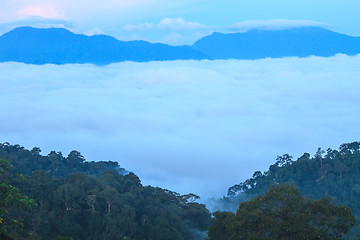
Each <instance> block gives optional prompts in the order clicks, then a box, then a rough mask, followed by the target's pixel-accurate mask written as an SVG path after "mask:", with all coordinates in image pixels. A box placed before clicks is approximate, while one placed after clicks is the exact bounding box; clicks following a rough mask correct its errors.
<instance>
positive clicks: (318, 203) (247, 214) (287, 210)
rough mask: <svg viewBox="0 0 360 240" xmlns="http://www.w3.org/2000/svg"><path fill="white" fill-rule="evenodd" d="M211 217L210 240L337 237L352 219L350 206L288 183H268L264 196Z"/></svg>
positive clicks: (353, 220) (287, 239) (348, 226)
mask: <svg viewBox="0 0 360 240" xmlns="http://www.w3.org/2000/svg"><path fill="white" fill-rule="evenodd" d="M214 217H215V218H213V219H212V223H211V225H210V227H209V239H210V240H215V239H226V240H240V239H254V240H255V239H257V240H262V239H264V240H265V239H277V240H295V239H314V240H315V239H319V240H320V239H321V240H327V239H329V240H330V239H331V240H334V239H339V240H340V239H342V238H343V236H344V234H347V233H348V232H349V231H350V228H351V227H352V226H354V225H355V222H356V221H355V217H354V215H353V214H352V211H351V209H350V208H348V207H346V206H343V205H342V206H335V205H334V204H333V203H332V202H331V201H330V200H329V199H326V198H323V199H320V200H312V199H309V198H305V197H304V196H302V195H301V193H300V191H299V190H298V189H297V188H296V187H295V186H291V185H279V186H272V187H271V188H270V189H269V191H268V192H267V193H266V194H265V195H260V196H258V197H256V198H254V199H253V200H251V201H249V202H243V203H241V204H240V206H239V209H238V210H237V212H236V215H235V216H234V215H233V214H231V213H226V212H217V213H215V215H214ZM222 233H223V234H222ZM221 234H222V235H221Z"/></svg>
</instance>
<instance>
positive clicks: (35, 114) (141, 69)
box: [0, 55, 360, 197]
mask: <svg viewBox="0 0 360 240" xmlns="http://www.w3.org/2000/svg"><path fill="white" fill-rule="evenodd" d="M359 66H360V55H358V56H355V57H349V56H345V55H337V56H335V57H331V58H319V57H309V58H302V59H299V58H283V59H262V60H256V61H237V60H229V61H173V62H150V63H132V62H125V63H118V64H112V65H108V66H104V67H98V66H93V65H61V66H58V65H44V66H34V65H25V64H20V63H2V64H0V72H1V75H0V93H1V94H0V122H1V124H0V141H1V142H5V141H8V142H10V143H11V144H16V143H18V144H20V145H23V146H25V147H27V148H32V147H35V146H37V147H40V148H41V149H42V150H43V154H47V153H48V152H49V151H50V150H57V151H62V152H63V154H64V155H67V154H68V153H69V151H71V150H73V149H76V150H78V151H80V152H81V153H82V154H83V155H84V156H85V158H86V159H87V160H113V161H118V162H119V163H120V165H121V166H122V167H124V168H126V169H128V170H130V171H134V172H135V173H136V174H137V175H139V176H140V178H141V179H142V181H143V184H144V185H148V184H151V185H154V186H160V187H163V188H168V189H171V190H174V191H178V192H180V193H188V192H193V193H196V194H199V195H200V196H202V197H211V196H220V195H222V194H225V193H226V191H227V188H228V187H229V186H231V185H233V184H235V183H238V182H240V181H243V180H244V179H246V178H249V177H251V175H252V173H253V172H254V171H256V170H261V171H264V170H267V168H268V166H269V165H270V164H272V163H274V161H275V159H276V156H277V155H282V154H284V153H288V154H290V155H293V156H294V157H295V158H297V157H299V156H300V155H301V154H302V153H304V152H310V153H311V154H312V153H315V151H316V149H317V147H323V148H327V147H331V148H337V147H338V146H339V145H340V144H341V143H345V142H351V141H355V140H359V136H360V125H359V119H360V107H359V106H360V94H359V89H360V67H359Z"/></svg>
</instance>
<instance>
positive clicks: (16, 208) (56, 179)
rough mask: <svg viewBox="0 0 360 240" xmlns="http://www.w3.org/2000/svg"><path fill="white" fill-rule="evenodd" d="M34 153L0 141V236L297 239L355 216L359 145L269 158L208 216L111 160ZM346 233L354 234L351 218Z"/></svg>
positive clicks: (338, 230) (190, 197) (337, 231)
mask: <svg viewBox="0 0 360 240" xmlns="http://www.w3.org/2000/svg"><path fill="white" fill-rule="evenodd" d="M40 153H41V150H40V149H39V148H33V149H32V150H27V149H25V148H24V147H21V146H19V145H11V144H9V143H2V144H0V159H2V160H1V161H0V192H1V194H0V238H3V239H56V240H61V239H63V240H65V239H67V240H70V239H121V240H125V239H132V240H136V239H139V240H140V239H148V240H168V239H169V240H170V239H171V240H173V239H175V240H177V239H179V240H192V239H206V238H207V237H209V239H244V236H248V238H245V239H267V238H268V237H269V236H271V237H274V238H275V239H278V236H280V235H281V236H282V238H281V239H297V238H298V236H307V237H309V236H315V235H316V234H315V235H314V231H316V232H318V233H319V234H320V235H321V236H323V237H314V238H309V239H342V238H343V237H344V234H347V233H348V230H349V229H350V227H352V226H354V225H355V222H356V221H355V218H356V219H357V222H358V223H359V222H360V221H359V220H360V142H353V143H347V144H343V145H341V146H340V148H339V150H332V149H327V151H323V150H321V149H318V151H317V152H316V154H315V155H314V156H313V157H310V154H308V153H304V154H303V155H302V156H301V157H300V158H298V159H297V160H296V161H295V160H293V158H292V157H291V156H290V155H288V154H284V155H282V156H278V157H277V159H276V162H275V163H274V164H273V165H271V166H270V167H269V170H268V171H266V172H260V171H257V172H255V173H254V174H253V176H252V177H251V178H250V179H247V180H245V181H244V182H242V183H239V184H236V185H234V186H232V187H230V188H229V191H228V196H227V197H224V198H222V199H220V200H218V203H221V204H222V206H223V207H224V206H225V208H226V209H227V210H230V211H229V212H220V211H217V212H214V213H213V216H214V218H212V219H211V213H210V211H209V210H208V209H207V208H206V206H205V205H204V204H200V203H198V202H196V200H197V199H198V196H196V195H195V194H191V193H190V194H187V195H180V194H178V193H175V192H172V191H170V190H167V189H161V188H158V187H151V186H143V185H142V184H141V181H140V179H139V178H138V177H137V176H136V175H135V174H134V173H131V172H128V171H126V170H125V169H123V168H121V167H120V166H119V164H118V163H116V162H111V161H100V162H87V161H86V159H85V158H84V157H83V156H82V155H81V153H79V152H77V151H72V152H70V153H69V155H68V156H67V157H64V156H63V155H62V153H61V152H55V151H51V152H50V153H49V154H48V155H47V156H43V155H41V154H40ZM11 165H12V166H11ZM295 186H297V187H295ZM302 194H303V195H302ZM324 197H325V198H324ZM313 199H314V200H313ZM348 207H349V208H348ZM350 209H351V210H350ZM272 211H274V212H272ZM235 212H236V213H235ZM353 214H354V215H353ZM305 215H306V218H305V217H304V216H305ZM270 220H271V221H270ZM300 220H301V221H300ZM299 222H301V223H302V224H303V225H302V226H303V227H299V226H300V225H298V224H297V223H299ZM279 223H281V224H279ZM259 224H262V225H261V226H263V227H262V228H261V229H259V227H258V226H259ZM284 229H285V230H286V231H289V234H286V233H283V232H284ZM304 229H307V230H306V231H305V230H304ZM351 231H352V233H351V236H352V237H353V238H352V239H360V235H358V238H354V237H355V235H356V234H357V233H359V225H355V227H353V228H352V230H351ZM207 233H208V234H209V235H207ZM290 233H291V234H290ZM224 234H225V235H224ZM279 234H280V235H279ZM319 234H318V236H320V235H319ZM4 236H6V237H7V238H5V237H4ZM9 236H10V238H8V237H9ZM254 236H255V238H254ZM294 236H295V238H292V237H294ZM301 238H302V237H301ZM305 239H308V238H306V237H305Z"/></svg>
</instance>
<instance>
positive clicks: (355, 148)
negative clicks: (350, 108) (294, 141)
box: [220, 142, 360, 232]
mask: <svg viewBox="0 0 360 240" xmlns="http://www.w3.org/2000/svg"><path fill="white" fill-rule="evenodd" d="M282 183H289V184H293V185H296V186H297V187H298V189H299V190H300V191H301V192H302V193H303V194H304V195H306V196H308V197H311V198H314V199H320V198H323V197H329V198H331V199H333V201H334V203H335V204H344V205H346V206H348V207H350V208H351V209H352V211H353V213H354V215H355V216H356V219H357V222H358V223H359V222H360V142H352V143H346V144H342V145H341V146H340V148H339V150H333V149H330V148H329V149H327V150H326V151H324V150H322V149H320V148H319V149H318V150H317V152H316V153H315V154H314V156H313V157H311V156H310V154H309V153H304V154H303V155H302V156H301V157H299V158H298V159H297V160H294V159H293V157H292V156H290V155H288V154H284V155H282V156H278V157H277V159H276V162H275V163H274V164H273V165H271V166H270V167H269V170H268V171H265V172H260V171H256V172H255V173H254V174H253V176H252V177H251V178H249V179H247V180H245V181H243V182H241V183H239V184H236V185H234V186H232V187H230V188H229V190H228V196H227V197H224V198H223V199H221V200H220V203H221V204H222V205H223V206H224V208H226V209H228V210H230V211H233V212H235V211H236V210H237V208H238V206H239V203H240V202H243V201H248V200H250V199H253V198H255V197H256V196H258V195H262V194H265V193H266V191H267V190H268V189H269V188H270V186H271V185H279V184H282ZM359 229H360V226H359V225H357V226H356V227H355V228H354V229H353V230H352V231H353V232H358V231H359Z"/></svg>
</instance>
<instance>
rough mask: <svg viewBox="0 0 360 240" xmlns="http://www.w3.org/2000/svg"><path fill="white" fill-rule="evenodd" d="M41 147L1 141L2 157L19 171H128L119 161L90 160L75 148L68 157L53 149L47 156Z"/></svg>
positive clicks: (54, 172) (63, 174) (57, 173)
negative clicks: (27, 146) (29, 147)
mask: <svg viewBox="0 0 360 240" xmlns="http://www.w3.org/2000/svg"><path fill="white" fill-rule="evenodd" d="M40 153H41V149H40V148H38V147H34V148H33V149H32V150H27V149H25V148H24V147H22V146H20V145H17V144H15V145H11V144H9V143H7V142H5V143H0V158H2V159H6V160H8V161H9V162H10V163H11V164H12V165H13V166H14V170H15V172H17V173H21V174H26V175H31V174H32V173H33V172H34V171H38V170H44V171H49V172H50V173H51V175H54V176H62V177H65V176H66V175H68V174H71V173H77V172H83V173H86V174H89V175H99V174H100V173H102V172H103V171H104V170H111V169H112V170H116V171H118V172H119V173H122V174H124V173H126V170H125V169H123V168H120V166H119V164H118V163H117V162H112V161H97V162H94V161H92V162H88V161H86V159H85V157H84V156H82V155H81V153H80V152H78V151H76V150H73V151H71V152H70V153H69V154H68V156H67V157H64V156H63V155H62V153H61V152H57V151H51V152H50V153H49V154H48V155H47V156H42V155H41V154H40Z"/></svg>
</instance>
